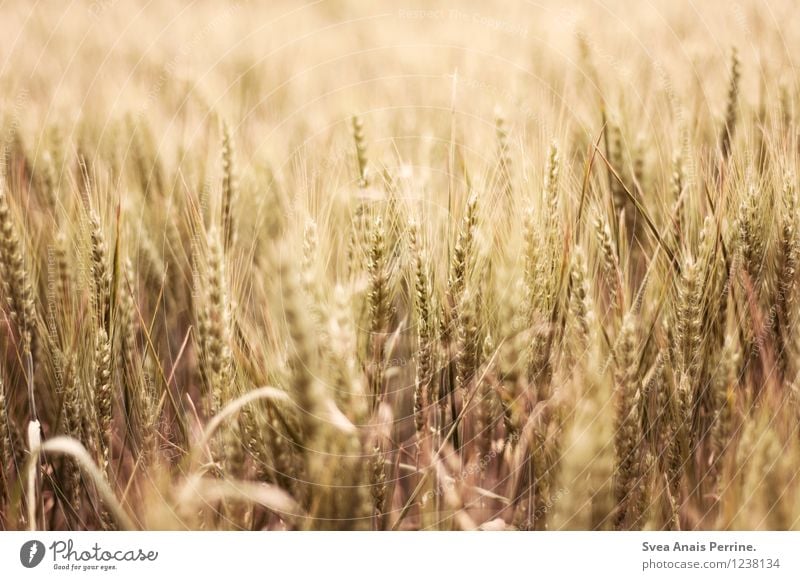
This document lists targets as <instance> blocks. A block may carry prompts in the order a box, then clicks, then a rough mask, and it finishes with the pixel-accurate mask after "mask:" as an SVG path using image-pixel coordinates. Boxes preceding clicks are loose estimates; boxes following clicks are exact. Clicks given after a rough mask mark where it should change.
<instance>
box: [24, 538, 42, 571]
mask: <svg viewBox="0 0 800 580" xmlns="http://www.w3.org/2000/svg"><path fill="white" fill-rule="evenodd" d="M44 552H45V550H44V544H43V543H41V542H40V541H39V540H29V541H27V542H25V543H24V544H22V547H21V548H20V549H19V561H20V562H21V563H22V565H23V566H25V567H26V568H36V566H38V565H39V564H41V563H42V560H43V559H44Z"/></svg>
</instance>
